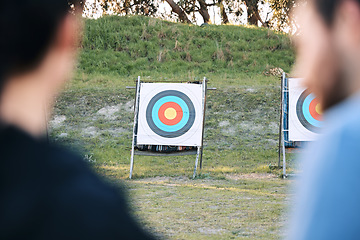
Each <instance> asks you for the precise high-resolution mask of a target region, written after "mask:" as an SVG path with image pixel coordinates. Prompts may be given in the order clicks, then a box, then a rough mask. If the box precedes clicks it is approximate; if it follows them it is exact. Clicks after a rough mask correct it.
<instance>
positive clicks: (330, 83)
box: [294, 0, 360, 110]
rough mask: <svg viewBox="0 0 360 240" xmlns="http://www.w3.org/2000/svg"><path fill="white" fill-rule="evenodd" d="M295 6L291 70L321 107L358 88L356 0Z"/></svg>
mask: <svg viewBox="0 0 360 240" xmlns="http://www.w3.org/2000/svg"><path fill="white" fill-rule="evenodd" d="M300 5H301V6H300V7H297V9H296V10H295V13H294V14H295V15H296V18H297V20H298V24H299V26H300V33H299V34H298V35H297V36H295V38H294V39H295V45H296V48H297V62H296V67H295V73H296V75H298V76H301V77H304V78H305V80H306V86H307V87H308V88H310V90H312V91H313V92H314V93H315V94H316V95H317V96H318V97H319V99H320V102H321V103H322V106H323V108H324V110H326V109H328V108H329V107H331V106H333V105H335V104H337V103H339V102H340V101H342V100H344V99H345V98H347V97H349V96H350V95H352V94H353V93H355V92H357V91H360V0H308V1H306V2H301V3H300Z"/></svg>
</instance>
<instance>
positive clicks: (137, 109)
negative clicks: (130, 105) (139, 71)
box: [129, 76, 140, 179]
mask: <svg viewBox="0 0 360 240" xmlns="http://www.w3.org/2000/svg"><path fill="white" fill-rule="evenodd" d="M139 100H140V76H138V79H137V83H136V94H135V109H134V127H133V139H132V144H131V159H130V175H129V178H130V179H131V177H132V173H133V169H134V154H135V141H136V140H135V138H136V136H137V123H138V113H139Z"/></svg>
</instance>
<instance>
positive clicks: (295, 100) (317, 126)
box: [289, 78, 322, 141]
mask: <svg viewBox="0 0 360 240" xmlns="http://www.w3.org/2000/svg"><path fill="white" fill-rule="evenodd" d="M302 81H303V79H299V78H290V79H289V140H290V141H314V140H316V138H317V137H318V135H319V133H320V132H321V127H322V111H321V106H320V104H319V101H318V99H317V98H316V96H315V95H314V94H313V93H311V92H309V91H308V90H307V89H305V88H304V87H303V84H302Z"/></svg>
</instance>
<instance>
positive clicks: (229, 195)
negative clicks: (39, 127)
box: [50, 16, 295, 239]
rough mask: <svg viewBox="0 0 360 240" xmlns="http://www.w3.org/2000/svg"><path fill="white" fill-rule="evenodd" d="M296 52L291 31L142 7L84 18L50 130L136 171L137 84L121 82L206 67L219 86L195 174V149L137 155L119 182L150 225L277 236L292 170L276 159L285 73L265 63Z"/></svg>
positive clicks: (105, 170) (95, 161)
mask: <svg viewBox="0 0 360 240" xmlns="http://www.w3.org/2000/svg"><path fill="white" fill-rule="evenodd" d="M293 63H294V53H293V50H292V48H291V44H290V40H289V38H288V36H287V35H284V34H279V33H274V32H271V31H269V30H267V29H259V28H247V27H237V26H208V27H205V28H200V27H197V26H190V25H184V24H177V23H170V22H165V21H160V20H157V19H153V18H146V17H138V16H137V17H104V18H101V19H98V20H87V21H86V32H85V34H84V41H83V43H82V50H81V53H80V62H79V65H78V69H77V72H76V74H75V76H74V79H73V81H72V82H71V83H69V84H68V86H66V89H65V92H64V93H63V94H62V95H61V96H60V97H59V98H58V100H57V104H56V107H55V110H54V116H53V118H52V120H51V121H50V134H51V136H52V138H53V139H54V141H56V142H58V143H61V144H65V145H68V146H70V147H71V148H73V149H78V151H80V153H81V154H82V155H83V156H84V159H85V160H86V161H88V162H89V164H91V166H93V168H94V169H95V170H96V171H97V172H98V173H99V174H101V175H103V176H105V177H106V178H108V179H109V180H110V181H111V182H113V183H115V184H118V183H119V182H120V180H121V179H122V180H124V179H127V177H128V174H129V161H130V148H131V138H132V124H133V105H134V94H135V92H134V90H129V89H126V88H125V87H126V86H134V84H135V82H134V81H135V79H136V77H137V76H138V75H139V76H141V77H142V79H143V80H144V81H184V82H186V81H189V80H191V81H193V80H199V79H202V78H203V77H204V76H206V77H207V78H208V79H209V81H210V87H216V88H217V90H216V91H209V94H208V102H207V112H206V124H205V149H204V167H203V169H202V170H201V171H200V172H199V175H198V176H197V178H196V179H195V180H191V179H190V177H191V175H192V171H193V165H194V160H195V157H194V156H186V157H141V156H138V157H136V159H135V169H134V180H131V181H129V180H125V181H121V182H122V183H125V185H126V186H127V187H128V188H129V193H130V196H131V199H132V200H131V202H132V204H133V205H134V208H135V209H136V215H138V216H139V217H140V218H141V221H142V222H143V223H144V225H145V226H146V227H148V228H150V229H151V230H153V231H155V232H156V233H157V234H159V235H162V236H166V237H168V238H170V239H233V238H235V239H279V238H280V237H281V236H283V234H284V230H282V227H283V226H284V224H285V219H286V209H287V202H288V197H289V196H288V194H287V187H288V185H289V181H284V180H282V179H281V178H280V175H281V170H279V169H277V168H276V166H277V160H278V159H277V156H278V153H277V141H278V130H279V129H278V122H279V108H280V107H279V106H280V79H279V76H274V75H272V74H270V73H269V72H271V71H270V70H271V69H273V68H282V69H283V70H285V71H287V72H288V71H290V70H291V67H292V65H293ZM294 164H295V163H293V162H292V161H290V168H291V167H293V166H294ZM289 170H291V169H289Z"/></svg>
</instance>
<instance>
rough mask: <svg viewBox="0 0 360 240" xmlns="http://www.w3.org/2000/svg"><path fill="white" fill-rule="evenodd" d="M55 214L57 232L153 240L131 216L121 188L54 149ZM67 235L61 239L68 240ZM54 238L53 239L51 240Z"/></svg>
mask: <svg viewBox="0 0 360 240" xmlns="http://www.w3.org/2000/svg"><path fill="white" fill-rule="evenodd" d="M49 148H50V156H49V157H50V158H51V160H52V161H53V163H52V164H51V168H53V169H52V170H51V171H50V172H52V174H53V176H51V177H50V176H49V178H52V183H51V186H49V187H51V189H52V190H51V197H50V202H51V205H52V207H51V211H52V215H53V216H54V217H53V218H51V219H54V222H53V223H52V224H50V225H51V226H52V227H54V228H55V229H56V230H60V229H58V228H60V227H61V228H63V229H67V230H71V234H72V236H77V237H79V238H83V237H85V236H86V237H87V238H88V239H112V238H114V237H115V236H117V237H121V238H122V239H152V238H151V237H150V236H148V235H147V233H146V232H145V231H143V230H142V229H141V228H140V227H139V225H138V223H137V222H136V221H135V219H134V218H133V216H132V215H131V212H130V210H129V209H130V208H129V207H128V205H127V199H126V194H125V192H124V189H123V188H122V186H121V185H120V184H117V185H116V186H115V185H113V184H110V183H109V182H108V181H105V180H104V179H102V178H101V177H99V176H98V175H97V174H95V173H94V172H93V170H91V168H90V167H89V166H88V165H87V163H86V162H85V161H84V160H83V159H82V158H81V157H80V156H78V155H77V154H75V153H73V152H71V151H69V150H66V149H63V148H61V147H58V146H50V147H49ZM69 233H70V232H69V231H67V232H63V234H61V235H59V236H61V238H68V237H69V235H67V234H69ZM51 237H53V236H51Z"/></svg>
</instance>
